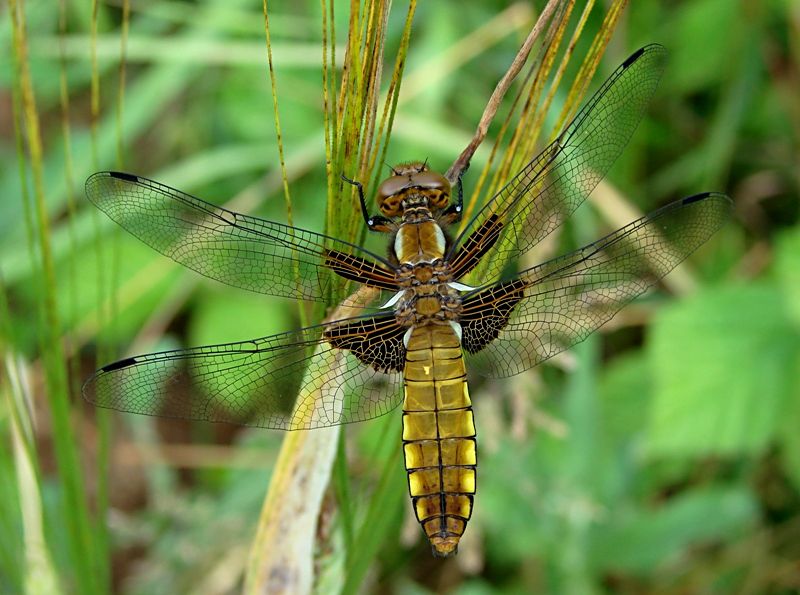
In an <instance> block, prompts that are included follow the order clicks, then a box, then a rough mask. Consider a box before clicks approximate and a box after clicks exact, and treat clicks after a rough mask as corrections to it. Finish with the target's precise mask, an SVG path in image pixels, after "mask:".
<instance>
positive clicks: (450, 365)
mask: <svg viewBox="0 0 800 595" xmlns="http://www.w3.org/2000/svg"><path fill="white" fill-rule="evenodd" d="M403 454H404V456H405V462H406V469H407V470H408V489H409V492H410V494H411V500H412V502H413V505H414V511H415V513H416V515H417V520H418V521H419V522H420V523H421V524H422V528H423V530H424V531H425V534H426V535H427V536H428V539H430V541H431V544H432V545H433V549H434V553H436V554H438V555H441V556H447V555H450V554H453V553H455V551H456V548H457V547H458V540H459V539H460V538H461V535H462V534H463V533H464V528H465V527H466V525H467V521H468V520H469V517H470V515H471V514H472V498H473V495H474V494H475V467H476V465H477V449H476V443H475V423H474V420H473V416H472V403H471V402H470V399H469V392H468V390H467V378H466V370H465V368H464V359H463V356H462V352H461V344H460V342H459V340H458V337H457V336H456V333H455V331H454V330H453V328H452V327H451V326H450V325H447V324H430V325H425V326H420V327H416V328H414V329H413V331H412V332H411V337H410V339H409V341H408V348H407V353H406V366H405V401H404V403H403Z"/></svg>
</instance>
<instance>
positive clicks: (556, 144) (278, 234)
mask: <svg viewBox="0 0 800 595" xmlns="http://www.w3.org/2000/svg"><path fill="white" fill-rule="evenodd" d="M665 55H666V51H665V50H664V48H663V47H662V46H659V45H648V46H645V47H643V48H640V49H639V50H637V51H636V52H634V53H633V54H632V55H631V56H630V57H628V58H627V59H626V60H625V61H624V62H623V63H622V64H621V65H620V66H619V67H618V68H617V69H616V70H615V71H614V72H613V73H612V74H611V76H610V77H609V78H608V80H606V81H605V83H603V85H602V86H601V87H600V88H599V89H598V90H597V91H596V92H595V93H594V95H593V96H592V97H591V98H590V99H589V100H588V102H586V103H585V104H584V105H583V106H582V108H581V109H580V110H579V112H578V113H577V115H576V116H575V117H574V119H573V120H572V121H571V122H570V123H569V124H568V125H567V126H566V127H565V128H564V130H563V131H562V132H561V133H560V134H559V135H558V136H557V137H556V138H555V140H554V141H553V142H552V143H551V144H549V145H548V146H547V147H546V148H545V149H544V150H543V151H542V152H541V153H540V154H539V155H538V156H536V157H534V158H533V159H532V160H531V161H530V162H528V164H527V165H525V167H524V168H523V169H522V170H521V171H520V172H519V173H518V174H517V175H515V176H514V177H513V178H512V179H511V180H510V181H509V182H508V183H507V184H506V185H505V187H503V188H502V189H501V190H500V191H499V192H497V193H496V194H495V195H494V196H493V197H491V198H490V199H489V200H487V201H486V202H485V204H484V205H483V206H482V207H481V208H480V209H479V210H478V211H477V213H476V214H475V216H474V217H472V218H471V219H470V220H469V221H468V222H466V224H463V225H462V221H461V219H462V213H463V191H462V186H461V179H460V177H459V179H458V180H457V181H454V182H453V183H451V182H450V181H449V180H448V179H447V178H446V177H445V176H443V175H442V174H440V173H437V172H436V171H434V170H433V169H431V168H430V167H429V166H428V164H427V163H422V162H410V163H402V164H399V165H396V166H394V167H392V171H391V175H390V176H389V177H388V178H387V179H386V180H384V181H383V182H382V183H381V184H380V185H379V187H378V189H377V192H376V200H377V206H378V212H376V213H375V214H371V213H370V211H369V209H368V206H367V200H366V197H365V195H364V194H365V193H364V190H363V187H362V186H361V184H359V183H358V182H355V181H351V180H347V178H344V179H345V180H346V181H349V182H351V183H352V184H354V185H355V186H356V187H357V191H358V195H359V200H360V208H361V216H362V217H363V219H364V223H365V225H366V227H367V228H368V229H369V230H370V231H374V232H376V233H383V234H387V235H388V236H389V238H390V239H389V242H388V255H379V254H376V253H374V252H371V251H369V250H367V249H365V248H364V247H361V246H358V245H355V244H352V243H349V242H345V241H342V240H338V239H335V238H332V237H328V236H325V235H322V234H319V233H314V232H311V231H307V230H304V229H299V228H296V227H291V226H288V225H284V224H280V223H275V222H272V221H267V220H264V219H261V218H258V217H254V216H250V215H244V214H241V213H236V212H233V211H230V210H227V209H224V208H221V207H218V206H214V205H212V204H210V203H208V202H205V201H203V200H200V199H198V198H196V197H194V196H191V195H189V194H186V193H184V192H180V191H178V190H175V189H173V188H170V187H168V186H165V185H164V184H161V183H159V182H155V181H153V180H149V179H147V178H144V177H141V176H137V175H132V174H128V173H121V172H99V173H96V174H94V175H92V176H91V177H90V178H89V179H88V180H87V182H86V195H87V197H88V199H89V200H90V201H91V202H92V203H94V205H96V206H97V207H98V208H99V209H100V210H102V211H103V212H104V213H105V214H106V215H108V216H109V217H110V218H111V219H113V220H114V221H115V222H117V223H118V224H119V225H121V226H122V227H123V228H125V229H126V230H127V231H129V232H130V233H132V234H133V235H134V236H136V237H137V238H139V239H140V240H142V241H143V242H145V243H146V244H148V245H150V246H151V247H153V248H154V249H156V250H157V251H159V252H161V253H162V254H164V255H166V256H168V257H170V258H172V259H174V260H175V261H177V262H179V263H181V264H183V265H184V266H187V267H189V268H190V269H193V270H195V271H196V272H198V273H200V274H202V275H205V276H207V277H210V278H212V279H216V280H217V281H220V282H222V283H226V284H228V285H232V286H235V287H239V288H242V289H246V290H250V291H255V292H259V293H263V294H269V295H274V296H280V297H285V298H292V299H295V300H308V301H312V302H313V301H317V302H323V303H324V302H330V300H331V299H332V298H333V297H336V298H337V299H338V297H339V296H340V294H341V295H342V296H345V295H350V294H351V293H352V294H353V295H355V296H358V295H366V296H369V298H368V299H362V300H350V303H349V305H348V307H347V308H340V309H337V310H336V312H335V313H334V315H333V316H332V317H329V318H330V319H329V320H327V321H326V322H324V323H322V324H317V325H314V326H309V327H306V328H300V329H296V330H290V331H288V332H284V333H281V334H277V335H273V336H268V337H264V338H259V339H253V340H250V341H243V342H236V343H225V344H219V345H211V346H205V347H194V348H190V349H176V350H171V351H162V352H159V353H150V354H146V355H138V356H135V357H128V358H125V359H122V360H120V361H117V362H114V363H111V364H108V365H106V366H104V367H102V368H100V369H99V370H98V371H97V372H95V374H94V375H93V376H92V377H91V378H90V379H89V380H87V381H86V383H85V385H84V389H83V394H84V396H85V398H86V399H87V400H88V401H90V402H91V403H93V404H95V405H97V406H100V407H105V408H111V409H116V410H119V411H124V412H131V413H138V414H146V415H155V416H163V417H174V418H187V419H192V420H205V421H210V422H225V423H232V424H239V425H244V426H255V427H261V428H269V429H273V430H313V429H315V428H322V427H328V426H334V425H338V424H347V423H352V422H361V421H364V420H369V419H373V418H376V417H378V416H381V415H384V414H387V413H389V412H391V411H394V410H395V409H397V408H398V407H400V406H401V405H402V407H401V411H402V413H400V414H399V415H400V417H401V419H402V449H403V454H404V461H405V468H406V471H407V475H408V490H409V494H410V497H411V502H412V505H413V510H414V513H415V515H416V518H417V520H418V521H419V523H420V524H421V527H422V530H423V532H424V534H425V535H426V536H427V538H428V540H429V541H430V544H431V546H432V550H433V553H434V555H436V556H449V555H452V554H454V553H456V552H457V548H458V543H459V540H460V539H461V537H462V535H463V533H464V530H465V528H466V526H467V522H468V521H469V519H470V517H471V515H472V510H473V504H474V497H475V493H476V469H477V462H478V459H477V452H478V449H477V442H476V424H475V419H474V416H473V410H472V401H471V396H470V393H469V388H468V381H467V372H468V371H469V372H470V378H472V377H473V375H474V374H477V375H479V376H484V377H489V378H498V377H507V376H511V375H514V374H518V373H520V372H522V371H524V370H527V369H529V368H531V367H532V366H535V365H537V364H540V363H541V362H543V361H545V360H547V359H548V358H550V357H552V356H554V355H555V354H557V353H559V352H562V351H564V350H566V349H568V348H569V347H570V346H572V345H574V344H576V343H578V342H580V341H582V340H583V339H585V338H586V337H587V335H589V334H590V333H592V332H593V331H595V330H596V329H597V328H599V327H600V326H601V325H602V324H604V323H605V322H606V321H608V320H609V319H610V318H611V317H612V316H614V315H615V314H616V313H617V312H618V311H619V310H620V309H621V308H622V307H623V306H624V305H625V304H627V303H628V302H630V301H631V300H633V299H634V298H636V297H637V296H639V295H640V294H642V293H643V292H645V291H646V290H647V289H648V288H650V287H652V286H653V285H655V284H657V283H658V282H659V280H660V279H661V278H662V277H664V276H665V275H666V274H667V273H669V272H670V271H671V270H672V269H673V268H674V267H675V266H676V265H677V264H678V263H680V262H681V261H682V260H684V259H685V258H686V257H687V256H688V255H689V254H690V253H692V251H694V250H695V249H696V248H697V247H698V246H700V245H701V244H703V242H705V241H706V240H707V239H708V238H709V237H710V236H711V235H712V234H714V233H715V232H716V231H717V230H718V229H719V228H720V227H721V226H722V225H723V224H724V223H725V221H726V220H727V219H728V218H729V215H730V213H731V210H732V202H731V200H730V199H729V198H728V197H727V196H725V195H724V194H720V193H715V192H705V193H702V194H696V195H694V196H690V197H688V198H683V199H682V200H678V201H676V202H672V203H670V204H667V205H666V206H664V207H662V208H660V209H658V210H656V211H654V212H651V213H649V214H648V215H646V216H644V217H642V218H640V219H638V220H636V221H633V222H632V223H630V224H628V225H626V226H625V227H622V228H621V229H618V230H616V231H614V232H612V233H610V234H608V235H606V236H605V237H603V238H601V239H599V240H597V241H595V242H594V243H591V244H589V245H587V246H584V247H582V248H580V249H578V250H575V251H573V252H570V253H567V254H564V255H562V256H558V257H555V258H552V259H550V260H547V261H545V262H542V263H541V264H538V265H536V266H533V267H529V268H523V267H522V265H520V264H519V263H520V260H521V257H522V256H523V255H524V254H525V253H526V252H528V251H529V250H530V249H531V248H532V247H534V246H535V245H536V244H538V243H539V242H540V241H541V240H542V239H543V238H544V237H546V236H547V235H548V234H550V233H551V232H553V231H554V230H555V229H556V228H557V227H558V226H559V225H560V224H561V223H563V222H564V221H565V220H566V219H567V218H568V217H569V216H570V214H571V213H572V212H573V211H574V210H575V209H576V208H577V207H578V206H579V205H580V204H581V203H582V202H583V201H584V199H585V198H586V196H587V195H588V194H589V193H590V192H591V191H592V190H593V189H594V188H595V186H596V185H597V184H598V183H599V181H600V180H601V178H603V176H604V175H605V174H606V172H607V171H608V169H609V168H610V167H611V165H612V163H613V162H614V161H615V160H616V158H617V157H618V156H619V155H620V153H621V152H622V150H623V148H624V147H625V145H626V144H627V142H628V140H629V139H630V137H631V135H632V134H633V132H634V130H635V128H636V127H637V125H638V123H639V121H640V120H641V118H642V116H643V114H644V112H645V109H646V107H647V105H648V103H649V101H650V99H651V97H652V96H653V94H654V92H655V89H656V86H657V84H658V81H659V79H660V77H661V74H662V72H663V69H664V65H665ZM520 269H522V270H520ZM509 271H511V272H510V273H509ZM355 286H357V287H359V288H360V289H359V290H358V291H356V292H354V293H353V292H352V291H351V288H352V287H355ZM337 288H344V289H343V290H342V289H337ZM337 292H338V293H337ZM345 303H347V302H345ZM343 313H346V314H343Z"/></svg>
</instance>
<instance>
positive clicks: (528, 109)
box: [491, 0, 594, 193]
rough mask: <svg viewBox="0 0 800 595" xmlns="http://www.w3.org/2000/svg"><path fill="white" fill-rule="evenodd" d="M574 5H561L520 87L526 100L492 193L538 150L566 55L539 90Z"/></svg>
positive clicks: (554, 57)
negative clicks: (529, 75) (529, 76)
mask: <svg viewBox="0 0 800 595" xmlns="http://www.w3.org/2000/svg"><path fill="white" fill-rule="evenodd" d="M593 3H594V2H593V0H590V1H589V2H588V3H587V4H586V5H585V7H584V13H583V15H584V16H586V15H588V14H589V12H590V11H591V5H592V4H593ZM574 6H575V4H574V2H567V3H565V4H564V6H563V8H564V9H563V11H562V12H561V14H560V15H559V18H558V20H557V21H556V22H554V23H553V26H552V27H551V31H550V35H549V37H548V43H547V44H546V46H545V47H544V52H543V55H542V56H541V58H540V61H539V63H538V64H537V65H536V66H532V68H531V70H535V71H536V72H535V75H534V76H533V77H532V82H531V84H530V85H529V87H528V88H527V90H524V89H523V92H524V93H525V96H526V101H525V102H524V104H523V107H522V111H521V112H520V115H519V126H517V127H516V129H515V132H514V134H513V135H512V138H511V142H510V143H509V148H508V150H506V152H505V154H504V156H503V159H502V162H501V164H500V167H498V170H497V172H496V173H495V177H494V179H493V182H492V187H491V192H492V193H494V192H497V191H498V190H499V189H500V187H501V186H503V185H504V184H505V183H506V182H507V181H508V180H509V179H511V176H513V175H514V173H516V172H517V171H519V170H520V169H522V168H523V167H524V166H525V165H526V164H527V163H528V161H530V159H531V157H532V156H533V155H535V154H536V153H537V151H536V143H537V140H538V139H539V136H540V135H541V132H542V124H543V122H544V116H545V115H546V110H547V109H548V107H549V106H550V101H552V98H553V97H554V96H555V94H556V92H557V91H558V85H559V82H560V81H561V77H560V76H559V72H564V70H565V69H566V66H567V63H568V60H569V54H566V55H565V56H563V57H562V58H561V61H560V62H559V66H558V69H557V70H556V74H555V75H554V76H553V78H552V80H551V81H550V84H549V87H550V91H549V92H548V94H547V95H546V96H545V99H544V100H542V93H543V92H544V87H545V84H546V82H547V80H548V78H549V77H550V73H551V72H552V70H553V65H554V64H555V60H556V55H557V54H558V51H559V49H560V48H561V43H562V41H563V39H564V34H565V32H566V29H567V25H568V24H569V19H570V16H571V15H572V9H573V8H574ZM580 29H582V26H581V25H580V22H579V24H578V26H577V27H576V31H578V30H580ZM577 35H579V33H575V32H573V38H574V39H577ZM548 100H550V101H548ZM509 115H510V114H509Z"/></svg>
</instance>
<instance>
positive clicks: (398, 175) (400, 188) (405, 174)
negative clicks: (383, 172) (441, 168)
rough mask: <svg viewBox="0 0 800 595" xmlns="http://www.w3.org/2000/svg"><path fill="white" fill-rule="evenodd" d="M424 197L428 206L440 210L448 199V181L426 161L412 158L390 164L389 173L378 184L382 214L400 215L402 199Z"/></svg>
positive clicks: (418, 200)
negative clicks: (411, 160)
mask: <svg viewBox="0 0 800 595" xmlns="http://www.w3.org/2000/svg"><path fill="white" fill-rule="evenodd" d="M409 198H414V199H416V200H415V201H414V202H420V199H425V200H424V201H422V202H426V203H427V204H426V206H427V207H428V208H429V209H436V210H441V209H444V208H446V207H447V203H448V202H449V201H450V182H448V181H447V178H445V177H444V176H443V175H442V174H440V173H438V172H435V171H432V170H431V169H430V168H429V167H428V164H427V163H422V162H419V161H413V162H410V163H400V164H399V165H395V166H394V167H392V175H391V176H389V177H388V178H386V179H385V180H384V181H383V182H381V185H380V186H378V196H377V201H378V208H379V209H380V210H381V213H382V214H383V215H384V216H385V217H398V216H400V215H402V214H403V202H404V201H406V200H407V199H409Z"/></svg>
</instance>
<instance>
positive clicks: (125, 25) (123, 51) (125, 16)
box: [115, 0, 131, 286]
mask: <svg viewBox="0 0 800 595" xmlns="http://www.w3.org/2000/svg"><path fill="white" fill-rule="evenodd" d="M130 17H131V3H130V0H122V23H120V36H119V86H118V92H117V167H118V168H120V169H122V167H123V165H124V162H125V160H124V158H123V155H124V152H125V134H124V132H125V131H124V129H123V127H122V112H123V108H124V106H125V79H126V76H127V72H126V68H127V64H128V60H127V51H128V30H129V28H130V27H129V24H130ZM115 286H116V285H115Z"/></svg>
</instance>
